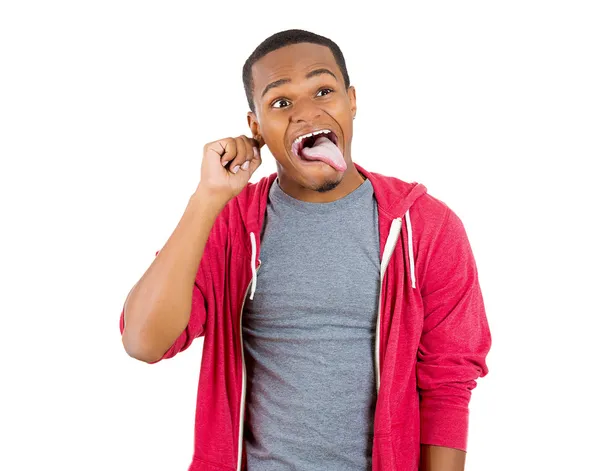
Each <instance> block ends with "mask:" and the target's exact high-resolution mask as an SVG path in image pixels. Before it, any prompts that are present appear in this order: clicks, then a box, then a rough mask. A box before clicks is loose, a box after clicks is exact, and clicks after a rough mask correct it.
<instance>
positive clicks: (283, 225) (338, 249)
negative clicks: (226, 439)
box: [242, 179, 380, 471]
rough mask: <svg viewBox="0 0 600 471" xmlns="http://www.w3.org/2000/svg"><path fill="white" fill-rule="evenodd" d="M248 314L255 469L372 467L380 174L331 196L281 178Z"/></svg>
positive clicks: (251, 465)
mask: <svg viewBox="0 0 600 471" xmlns="http://www.w3.org/2000/svg"><path fill="white" fill-rule="evenodd" d="M260 259H261V263H262V264H261V267H260V269H259V271H258V274H257V285H256V292H255V294H254V299H253V300H250V299H249V298H248V299H246V303H245V306H244V312H243V317H242V329H243V338H244V355H245V362H246V368H247V389H246V412H245V413H246V425H245V427H244V440H245V445H246V453H247V458H248V471H271V470H273V471H274V470H277V471H282V470H298V471H313V470H327V471H337V470H339V471H342V470H343V471H353V470H357V471H358V470H360V471H365V470H370V469H371V450H372V448H371V447H372V440H373V417H374V412H375V402H376V396H377V395H376V386H375V328H376V322H377V308H378V302H379V276H380V273H379V267H380V260H379V229H378V216H377V203H376V200H375V197H374V194H373V187H372V185H371V182H370V181H369V180H368V179H367V180H365V181H364V182H363V183H362V184H361V185H360V186H359V187H358V188H357V189H356V190H355V191H353V192H352V193H350V194H348V195H346V196H345V197H344V198H342V199H340V200H337V201H334V202H331V203H307V202H303V201H300V200H297V199H295V198H293V197H291V196H289V195H288V194H286V193H284V192H283V190H282V189H281V187H280V186H279V180H278V179H276V180H275V181H274V182H273V185H272V186H271V189H270V192H269V201H268V205H267V213H266V219H265V223H264V226H263V230H262V235H261V255H260Z"/></svg>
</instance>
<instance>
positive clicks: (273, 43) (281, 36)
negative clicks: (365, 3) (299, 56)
mask: <svg viewBox="0 0 600 471" xmlns="http://www.w3.org/2000/svg"><path fill="white" fill-rule="evenodd" d="M298 43H313V44H320V45H322V46H327V47H328V48H329V50H330V51H331V53H332V54H333V57H334V58H335V61H336V63H337V65H338V67H339V68H340V70H341V71H342V76H343V77H344V85H345V86H346V90H348V87H349V86H350V77H349V76H348V70H347V69H346V61H345V60H344V54H342V51H341V49H340V48H339V47H338V45H337V44H336V43H335V42H333V41H332V40H331V39H329V38H326V37H325V36H320V35H318V34H315V33H311V32H310V31H305V30H303V29H288V30H285V31H280V32H279V33H275V34H273V35H272V36H269V37H268V38H267V39H265V40H264V41H263V42H262V43H260V44H259V45H258V47H257V48H256V49H255V50H254V52H253V53H252V54H250V57H248V59H246V62H245V63H244V68H243V71H242V79H243V81H244V90H245V91H246V99H247V100H248V106H250V110H252V112H255V111H256V110H255V109H254V99H253V97H252V94H253V93H254V83H253V81H252V66H253V65H254V63H255V62H256V61H257V60H259V59H261V58H262V57H264V56H266V55H267V54H268V53H269V52H273V51H276V50H277V49H280V48H282V47H284V46H289V45H291V44H298Z"/></svg>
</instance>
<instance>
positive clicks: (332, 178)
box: [303, 172, 344, 193]
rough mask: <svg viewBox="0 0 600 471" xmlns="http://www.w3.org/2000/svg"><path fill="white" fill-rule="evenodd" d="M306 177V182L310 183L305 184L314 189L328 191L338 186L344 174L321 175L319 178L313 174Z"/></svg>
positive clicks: (321, 191) (322, 191)
mask: <svg viewBox="0 0 600 471" xmlns="http://www.w3.org/2000/svg"><path fill="white" fill-rule="evenodd" d="M336 173H337V172H336ZM306 177H307V178H306V183H308V185H303V186H305V187H306V188H308V189H309V190H312V191H318V192H319V193H327V192H328V191H331V190H333V189H335V188H337V186H338V185H339V184H340V183H341V182H342V179H343V178H344V175H343V174H336V175H319V176H318V177H317V178H315V177H314V176H313V175H310V176H309V175H306Z"/></svg>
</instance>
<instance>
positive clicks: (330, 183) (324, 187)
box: [314, 180, 341, 193]
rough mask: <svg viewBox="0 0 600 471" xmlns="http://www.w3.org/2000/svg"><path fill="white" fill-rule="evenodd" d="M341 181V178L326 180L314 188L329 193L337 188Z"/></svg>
mask: <svg viewBox="0 0 600 471" xmlns="http://www.w3.org/2000/svg"><path fill="white" fill-rule="evenodd" d="M340 181H341V180H325V181H324V182H323V183H321V184H320V185H319V186H317V187H316V188H314V190H315V191H318V192H319V193H327V192H328V191H331V190H333V189H334V188H336V187H337V186H338V185H339V184H340Z"/></svg>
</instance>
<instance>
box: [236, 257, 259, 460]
mask: <svg viewBox="0 0 600 471" xmlns="http://www.w3.org/2000/svg"><path fill="white" fill-rule="evenodd" d="M260 266H261V262H260V260H259V261H258V267H257V268H256V273H257V274H258V270H260ZM251 286H252V280H250V283H248V287H247V288H246V294H245V295H244V301H242V308H241V310H240V347H241V348H240V351H241V352H242V398H241V400H240V427H239V434H238V462H237V467H236V471H241V470H242V448H243V446H244V414H245V412H246V362H245V360H244V336H243V333H242V315H243V314H244V306H245V305H246V298H247V297H248V291H250V287H251Z"/></svg>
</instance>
